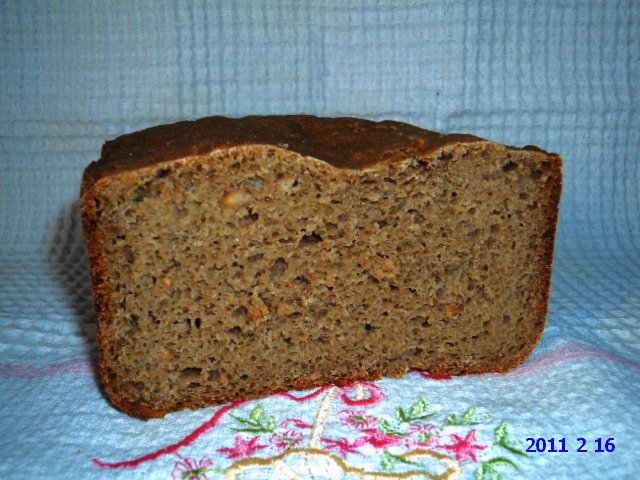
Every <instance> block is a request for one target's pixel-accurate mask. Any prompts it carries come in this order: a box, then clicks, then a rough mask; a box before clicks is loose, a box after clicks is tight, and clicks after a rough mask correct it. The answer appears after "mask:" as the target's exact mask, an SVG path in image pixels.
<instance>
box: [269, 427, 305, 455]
mask: <svg viewBox="0 0 640 480" xmlns="http://www.w3.org/2000/svg"><path fill="white" fill-rule="evenodd" d="M269 441H270V443H271V445H272V446H273V448H274V449H275V450H276V451H277V452H278V453H282V452H284V451H285V450H287V449H288V448H293V447H297V446H298V445H300V444H301V443H302V441H303V437H302V434H300V433H299V432H296V431H295V430H285V431H282V432H278V433H274V434H273V435H271V439H270V440H269Z"/></svg>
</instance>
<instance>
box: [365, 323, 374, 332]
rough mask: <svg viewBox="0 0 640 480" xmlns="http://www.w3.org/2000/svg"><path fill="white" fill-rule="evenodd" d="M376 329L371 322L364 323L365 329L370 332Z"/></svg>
mask: <svg viewBox="0 0 640 480" xmlns="http://www.w3.org/2000/svg"><path fill="white" fill-rule="evenodd" d="M375 329H376V327H374V326H373V325H371V324H370V323H365V324H364V330H365V331H366V332H367V333H369V332H373V331H374V330H375Z"/></svg>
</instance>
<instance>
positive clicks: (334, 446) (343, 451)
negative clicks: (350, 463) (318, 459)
mask: <svg viewBox="0 0 640 480" xmlns="http://www.w3.org/2000/svg"><path fill="white" fill-rule="evenodd" d="M322 442H323V443H324V444H325V448H326V449H327V450H329V451H333V452H338V453H339V454H340V455H342V456H343V457H344V458H347V454H349V453H356V454H358V455H362V452H361V451H360V450H358V448H360V447H361V446H362V445H363V444H364V443H365V442H364V441H363V440H362V439H360V440H357V441H355V442H350V441H349V440H347V439H346V438H344V437H342V438H341V439H340V440H332V439H330V438H323V439H322Z"/></svg>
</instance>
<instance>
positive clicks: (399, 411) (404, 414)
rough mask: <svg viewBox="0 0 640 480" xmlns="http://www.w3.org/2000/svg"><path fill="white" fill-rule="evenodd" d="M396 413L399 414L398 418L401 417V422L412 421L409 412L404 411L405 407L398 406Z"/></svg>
mask: <svg viewBox="0 0 640 480" xmlns="http://www.w3.org/2000/svg"><path fill="white" fill-rule="evenodd" d="M396 414H397V415H398V418H399V419H400V421H401V422H406V423H408V422H410V421H411V417H409V414H408V413H407V412H405V411H404V408H402V407H398V408H397V409H396Z"/></svg>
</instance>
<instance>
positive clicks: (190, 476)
mask: <svg viewBox="0 0 640 480" xmlns="http://www.w3.org/2000/svg"><path fill="white" fill-rule="evenodd" d="M212 467H213V461H211V459H209V458H204V459H202V460H195V459H193V458H183V457H182V459H181V460H180V461H179V462H177V463H176V465H175V467H173V471H172V472H171V478H172V479H173V480H209V477H208V476H207V473H208V472H213V471H215V469H213V468H212Z"/></svg>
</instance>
